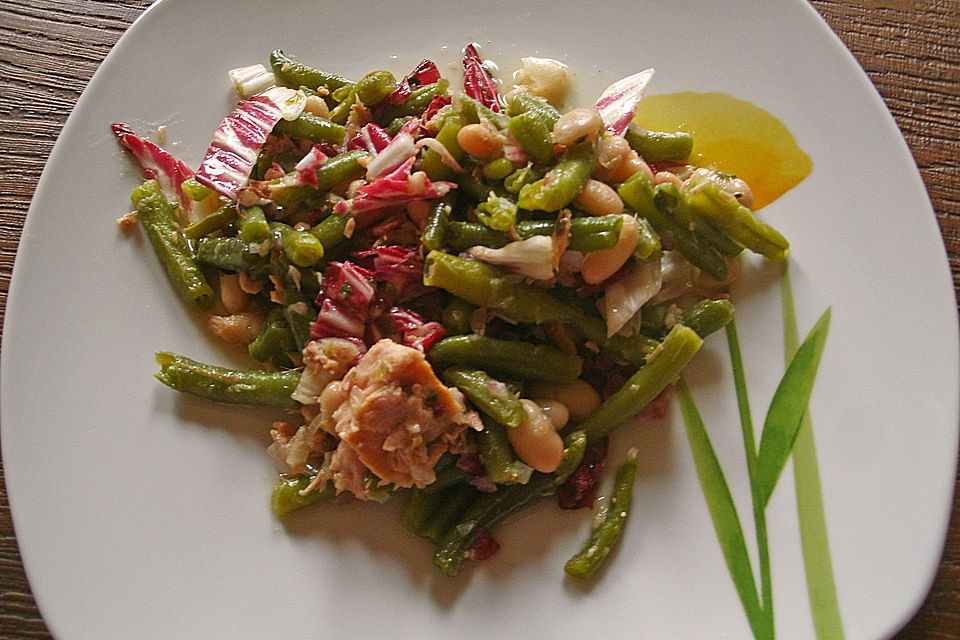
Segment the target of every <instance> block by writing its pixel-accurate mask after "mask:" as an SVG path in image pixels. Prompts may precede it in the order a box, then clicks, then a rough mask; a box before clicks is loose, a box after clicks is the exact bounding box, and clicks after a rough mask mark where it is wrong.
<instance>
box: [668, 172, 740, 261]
mask: <svg viewBox="0 0 960 640" xmlns="http://www.w3.org/2000/svg"><path fill="white" fill-rule="evenodd" d="M653 202H654V204H655V205H657V208H658V209H660V211H661V212H663V213H664V214H666V215H668V216H670V218H672V219H673V221H674V222H676V223H677V225H678V226H680V227H683V228H685V229H689V230H690V231H692V232H693V233H694V235H696V236H697V237H699V238H700V240H701V241H702V242H703V243H704V244H706V245H709V246H711V247H713V248H714V249H716V250H717V251H719V252H720V253H721V254H723V255H725V256H729V257H736V256H738V255H740V254H741V253H742V252H743V247H741V246H740V245H739V244H737V243H736V242H734V241H733V239H731V238H729V237H728V236H726V235H724V234H723V232H722V231H720V230H719V229H717V228H716V227H715V226H713V225H712V224H711V223H710V222H708V221H707V220H705V219H704V218H703V217H702V216H700V215H699V214H698V213H697V212H696V211H694V209H693V207H691V206H690V203H689V202H687V198H686V195H685V194H683V193H682V192H681V191H680V189H678V188H677V185H675V184H673V183H672V182H664V183H662V184H658V185H657V186H656V187H655V188H654V190H653Z"/></svg>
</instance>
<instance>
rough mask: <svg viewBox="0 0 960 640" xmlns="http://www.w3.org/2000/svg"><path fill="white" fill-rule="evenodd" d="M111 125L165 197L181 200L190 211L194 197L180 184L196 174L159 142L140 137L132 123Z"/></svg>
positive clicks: (186, 209) (115, 133)
mask: <svg viewBox="0 0 960 640" xmlns="http://www.w3.org/2000/svg"><path fill="white" fill-rule="evenodd" d="M110 128H111V129H112V130H113V134H114V135H115V136H117V140H119V141H120V144H122V145H123V146H124V147H126V148H127V149H129V150H130V152H131V153H132V154H133V157H134V158H136V160H137V162H138V163H139V164H140V167H141V168H142V169H143V172H144V173H145V174H146V175H147V177H148V178H151V179H153V180H156V181H157V184H159V185H160V191H161V192H162V193H163V196H164V197H165V198H166V199H167V200H169V201H171V202H179V203H180V206H182V207H183V209H184V211H186V212H189V211H191V210H192V209H193V204H194V203H193V200H191V199H190V198H188V197H187V196H186V195H185V194H184V193H183V189H181V188H180V184H181V183H182V182H183V181H184V180H186V179H187V178H189V177H190V176H192V175H193V170H192V169H191V168H190V167H188V166H187V165H186V164H185V163H184V162H182V161H180V160H177V159H176V158H174V157H173V156H172V155H171V154H170V152H169V151H167V150H165V149H163V148H162V147H160V146H159V145H156V144H154V143H152V142H148V141H147V140H144V139H142V138H139V137H137V136H136V134H134V133H133V129H131V128H130V127H129V125H126V124H123V123H120V122H115V123H114V124H112V125H110Z"/></svg>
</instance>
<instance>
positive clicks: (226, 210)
mask: <svg viewBox="0 0 960 640" xmlns="http://www.w3.org/2000/svg"><path fill="white" fill-rule="evenodd" d="M236 219H237V205H235V204H234V203H232V202H231V203H229V204H225V205H223V206H222V207H220V208H219V209H217V210H216V211H214V212H213V213H211V214H210V215H208V216H204V217H203V218H200V219H199V220H197V221H196V222H194V223H193V224H191V225H190V226H188V227H187V228H185V229H184V230H183V235H184V236H186V237H187V238H188V239H190V240H197V239H198V238H202V237H203V236H206V235H210V234H211V233H213V232H215V231H220V230H221V229H223V228H224V227H225V226H227V225H228V224H230V223H231V222H233V221H234V220H236Z"/></svg>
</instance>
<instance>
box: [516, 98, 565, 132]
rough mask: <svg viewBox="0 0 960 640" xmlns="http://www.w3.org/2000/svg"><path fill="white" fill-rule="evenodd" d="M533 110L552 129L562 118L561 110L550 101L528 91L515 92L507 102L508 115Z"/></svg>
mask: <svg viewBox="0 0 960 640" xmlns="http://www.w3.org/2000/svg"><path fill="white" fill-rule="evenodd" d="M531 111H532V112H534V113H536V114H537V115H538V116H540V118H541V119H542V120H543V121H544V123H545V124H546V125H547V127H548V128H549V129H551V130H552V129H553V125H555V124H556V123H557V120H559V119H560V112H559V111H557V110H556V109H554V108H553V107H552V106H551V105H550V103H548V102H547V101H546V100H543V99H541V98H538V97H536V96H535V95H533V94H531V93H527V92H526V91H517V92H515V93H514V94H513V95H512V96H511V98H510V100H509V102H508V103H507V115H509V116H518V115H520V114H522V113H527V112H531Z"/></svg>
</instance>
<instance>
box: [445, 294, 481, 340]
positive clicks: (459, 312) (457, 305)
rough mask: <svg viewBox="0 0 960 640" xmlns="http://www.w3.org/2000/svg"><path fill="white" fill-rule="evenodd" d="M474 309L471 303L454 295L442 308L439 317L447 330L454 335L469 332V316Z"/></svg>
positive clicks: (470, 330)
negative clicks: (441, 313)
mask: <svg viewBox="0 0 960 640" xmlns="http://www.w3.org/2000/svg"><path fill="white" fill-rule="evenodd" d="M475 309H476V307H474V306H473V305H472V304H470V303H469V302H467V301H466V300H463V299H461V298H458V297H456V296H454V297H453V298H451V299H450V302H448V303H447V306H446V307H444V308H443V315H442V317H441V318H440V319H441V321H442V322H443V326H444V327H446V329H447V331H449V332H450V333H452V334H454V335H463V334H465V333H471V332H472V331H473V329H471V327H470V318H471V317H472V316H473V312H474V310H475Z"/></svg>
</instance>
